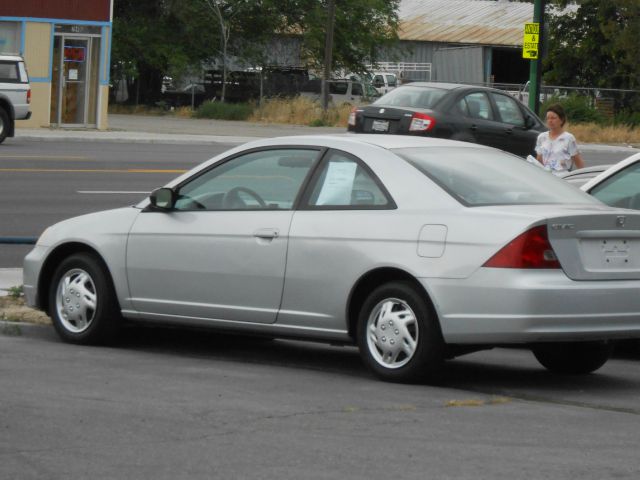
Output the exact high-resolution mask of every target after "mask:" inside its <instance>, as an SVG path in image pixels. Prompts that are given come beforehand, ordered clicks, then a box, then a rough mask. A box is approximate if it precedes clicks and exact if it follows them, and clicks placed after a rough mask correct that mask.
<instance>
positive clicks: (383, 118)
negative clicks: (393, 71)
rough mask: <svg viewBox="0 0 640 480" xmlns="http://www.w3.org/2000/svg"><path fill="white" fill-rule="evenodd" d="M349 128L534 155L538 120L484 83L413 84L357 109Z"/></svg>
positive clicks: (521, 105) (525, 109)
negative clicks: (430, 138) (419, 136)
mask: <svg viewBox="0 0 640 480" xmlns="http://www.w3.org/2000/svg"><path fill="white" fill-rule="evenodd" d="M348 130H349V131H352V132H358V133H381V134H396V135H425V136H430V137H439V138H449V139H452V140H462V141H465V142H473V143H480V144H482V145H488V146H490V147H496V148H499V149H501V150H505V151H507V152H511V153H514V154H516V155H519V156H521V157H526V156H527V155H530V154H531V155H535V153H534V149H535V146H536V139H537V137H538V134H540V133H541V132H543V131H545V130H546V127H545V126H544V124H543V123H542V121H541V120H540V119H539V118H538V117H537V116H536V114H535V113H533V112H532V111H531V110H529V109H528V108H527V107H525V106H524V105H523V104H522V103H521V102H519V101H518V100H517V99H515V98H514V97H512V96H511V95H509V94H508V93H506V92H504V91H501V90H496V89H493V88H488V87H479V86H472V85H460V84H452V83H426V82H416V83H410V84H407V85H402V86H400V87H398V88H396V89H394V90H392V91H390V92H389V93H387V94H386V95H383V96H382V97H380V98H379V99H378V100H376V101H375V102H373V103H372V104H371V105H368V106H366V107H356V108H354V109H353V110H352V111H351V114H350V115H349V123H348Z"/></svg>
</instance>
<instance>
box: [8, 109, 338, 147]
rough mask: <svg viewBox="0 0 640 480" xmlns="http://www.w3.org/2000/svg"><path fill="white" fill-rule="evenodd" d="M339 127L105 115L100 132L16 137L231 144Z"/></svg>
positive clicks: (25, 132) (25, 131)
mask: <svg viewBox="0 0 640 480" xmlns="http://www.w3.org/2000/svg"><path fill="white" fill-rule="evenodd" d="M345 132H346V128H342V127H307V126H303V125H280V124H263V123H251V122H240V121H227V120H208V119H197V118H181V117H173V116H153V115H116V114H112V115H109V129H108V130H104V131H98V130H84V129H68V128H19V127H18V128H17V129H16V137H17V138H23V139H28V140H38V141H61V140H64V141H77V142H105V141H106V142H121V143H125V142H126V143H172V144H185V143H199V144H211V143H234V144H240V143H245V142H249V141H251V140H255V139H258V138H269V137H281V136H287V135H321V134H335V133H345Z"/></svg>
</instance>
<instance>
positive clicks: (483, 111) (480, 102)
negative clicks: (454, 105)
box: [458, 92, 493, 120]
mask: <svg viewBox="0 0 640 480" xmlns="http://www.w3.org/2000/svg"><path fill="white" fill-rule="evenodd" d="M458 108H459V109H460V111H461V112H462V113H463V114H464V115H465V116H467V117H469V118H474V119H482V120H493V112H492V111H491V103H489V98H488V97H487V95H486V94H485V93H483V92H476V93H470V94H469V95H465V96H464V97H463V98H462V99H461V100H460V101H459V102H458Z"/></svg>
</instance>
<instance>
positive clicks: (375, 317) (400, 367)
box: [357, 282, 444, 382]
mask: <svg viewBox="0 0 640 480" xmlns="http://www.w3.org/2000/svg"><path fill="white" fill-rule="evenodd" d="M357 335H358V347H359V349H360V354H361V356H362V358H363V360H364V362H365V364H366V365H367V366H368V367H369V369H370V370H371V371H372V372H373V373H374V374H375V375H376V376H378V377H379V378H381V379H383V380H388V381H392V382H415V381H419V380H426V381H433V380H437V379H438V378H439V376H440V374H441V370H442V363H443V359H444V354H443V351H444V342H443V340H442V333H441V331H440V325H439V324H438V320H437V318H436V317H435V314H434V313H433V311H432V309H431V308H430V306H429V304H428V302H427V301H426V300H425V299H424V293H422V292H420V291H418V289H417V288H415V287H414V286H413V285H411V284H410V283H407V282H390V283H387V284H384V285H382V286H380V287H378V288H376V289H375V290H374V291H373V292H371V294H370V295H369V296H368V297H367V299H366V300H365V302H364V304H363V305H362V309H361V310H360V315H359V319H358V334H357Z"/></svg>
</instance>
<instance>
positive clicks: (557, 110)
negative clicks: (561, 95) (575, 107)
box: [547, 103, 567, 127]
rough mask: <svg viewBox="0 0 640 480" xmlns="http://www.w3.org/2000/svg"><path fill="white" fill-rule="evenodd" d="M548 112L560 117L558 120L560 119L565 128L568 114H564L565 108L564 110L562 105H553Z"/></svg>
mask: <svg viewBox="0 0 640 480" xmlns="http://www.w3.org/2000/svg"><path fill="white" fill-rule="evenodd" d="M547 112H553V113H555V114H556V115H558V118H560V122H562V123H561V124H560V125H562V126H563V127H564V124H565V122H566V121H567V114H566V113H564V108H562V105H560V104H559V103H552V104H551V105H549V106H548V107H547Z"/></svg>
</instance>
